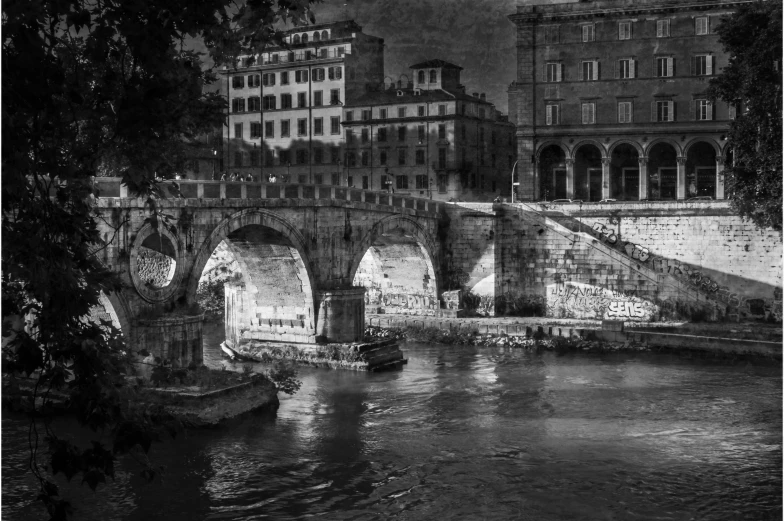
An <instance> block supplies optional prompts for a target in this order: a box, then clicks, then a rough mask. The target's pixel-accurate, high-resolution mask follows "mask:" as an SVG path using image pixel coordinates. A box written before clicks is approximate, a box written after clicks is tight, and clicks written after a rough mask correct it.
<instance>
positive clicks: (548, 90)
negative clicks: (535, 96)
mask: <svg viewBox="0 0 784 521" xmlns="http://www.w3.org/2000/svg"><path fill="white" fill-rule="evenodd" d="M559 92H560V91H559V89H558V85H548V86H546V87H545V88H544V97H545V98H557V97H559V96H558V93H559Z"/></svg>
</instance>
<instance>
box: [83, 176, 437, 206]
mask: <svg viewBox="0 0 784 521" xmlns="http://www.w3.org/2000/svg"><path fill="white" fill-rule="evenodd" d="M166 182H167V183H168V182H170V181H166ZM173 182H175V183H177V184H178V185H179V188H180V193H181V194H182V197H183V198H188V199H333V200H337V201H354V202H362V203H371V204H380V205H386V206H391V207H395V208H410V209H412V210H418V211H421V212H428V213H440V212H441V211H443V209H444V203H443V202H440V201H433V200H431V199H426V198H422V197H411V196H408V195H397V194H394V193H388V192H376V191H371V190H362V189H360V188H351V187H347V186H334V185H315V184H296V183H292V184H282V183H254V182H243V181H209V180H191V179H183V180H177V181H173ZM95 187H96V188H97V189H98V190H99V197H101V198H107V197H118V198H132V197H133V195H132V194H130V193H129V192H128V187H126V186H124V185H123V184H122V183H121V178H119V177H96V178H95Z"/></svg>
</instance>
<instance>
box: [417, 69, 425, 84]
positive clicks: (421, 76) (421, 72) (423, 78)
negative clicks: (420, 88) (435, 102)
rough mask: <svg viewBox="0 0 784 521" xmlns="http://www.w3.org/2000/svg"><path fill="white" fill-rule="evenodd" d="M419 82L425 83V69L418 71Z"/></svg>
mask: <svg viewBox="0 0 784 521" xmlns="http://www.w3.org/2000/svg"><path fill="white" fill-rule="evenodd" d="M418 80H419V83H425V71H419V78H418Z"/></svg>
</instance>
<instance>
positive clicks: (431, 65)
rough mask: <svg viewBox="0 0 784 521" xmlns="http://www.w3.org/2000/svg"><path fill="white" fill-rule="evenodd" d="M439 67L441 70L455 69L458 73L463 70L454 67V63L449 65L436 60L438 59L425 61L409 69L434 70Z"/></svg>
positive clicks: (446, 62)
mask: <svg viewBox="0 0 784 521" xmlns="http://www.w3.org/2000/svg"><path fill="white" fill-rule="evenodd" d="M439 67H440V68H442V69H457V70H460V71H462V70H463V68H462V67H460V66H459V65H455V64H454V63H449V62H448V61H444V60H438V59H436V60H427V61H424V62H421V63H416V64H414V65H411V66H410V67H409V69H436V68H439Z"/></svg>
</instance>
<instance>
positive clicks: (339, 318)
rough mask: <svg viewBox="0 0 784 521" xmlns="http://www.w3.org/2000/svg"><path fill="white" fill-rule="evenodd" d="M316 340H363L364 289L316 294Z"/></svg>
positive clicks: (335, 290) (336, 290) (357, 288)
mask: <svg viewBox="0 0 784 521" xmlns="http://www.w3.org/2000/svg"><path fill="white" fill-rule="evenodd" d="M316 298H317V299H318V311H317V314H316V317H317V318H316V340H317V341H327V342H358V341H361V340H362V339H363V338H364V336H365V288H361V287H355V286H352V287H350V288H346V289H330V290H323V291H316Z"/></svg>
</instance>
